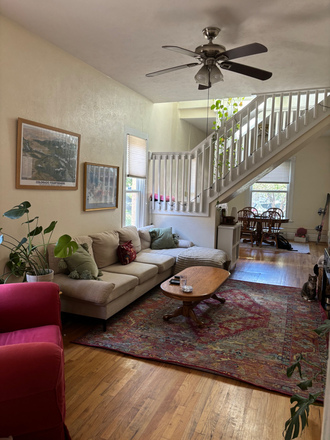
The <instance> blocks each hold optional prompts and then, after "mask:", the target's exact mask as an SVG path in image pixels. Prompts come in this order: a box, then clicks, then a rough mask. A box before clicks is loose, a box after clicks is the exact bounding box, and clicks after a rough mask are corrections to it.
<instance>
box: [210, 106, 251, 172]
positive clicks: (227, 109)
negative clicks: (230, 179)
mask: <svg viewBox="0 0 330 440" xmlns="http://www.w3.org/2000/svg"><path fill="white" fill-rule="evenodd" d="M243 101H244V98H228V99H216V100H214V104H213V105H212V106H211V110H213V111H214V112H215V113H216V121H214V122H213V129H214V130H219V129H220V128H222V127H223V125H224V123H225V122H226V121H228V119H230V118H231V117H232V116H234V115H235V114H236V113H237V112H238V111H239V107H242V106H243ZM239 127H240V126H239V124H238V123H236V129H239ZM232 135H233V133H232V128H230V129H229V130H228V131H227V137H226V140H227V143H226V147H225V134H224V135H222V136H221V137H219V156H218V163H217V164H214V167H215V168H216V167H217V168H218V176H219V178H221V177H222V174H223V168H224V171H229V170H230V159H229V152H230V144H231V143H232V137H233V136H232ZM215 139H216V138H215V137H214V139H213V140H214V141H215ZM234 143H236V141H235V139H234ZM214 147H215V149H216V143H215V142H214ZM235 151H236V149H235V146H234V147H233V153H234V159H235V161H236V158H235ZM214 157H215V158H216V157H217V155H216V151H215V152H214ZM224 161H225V163H224Z"/></svg>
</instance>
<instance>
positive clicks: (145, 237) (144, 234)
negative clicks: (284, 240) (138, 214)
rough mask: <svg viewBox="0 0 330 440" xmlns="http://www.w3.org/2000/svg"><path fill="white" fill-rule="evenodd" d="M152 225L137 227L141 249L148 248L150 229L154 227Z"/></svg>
mask: <svg viewBox="0 0 330 440" xmlns="http://www.w3.org/2000/svg"><path fill="white" fill-rule="evenodd" d="M154 228H155V227H154V225H149V226H143V228H139V229H138V233H139V237H140V240H141V250H142V251H143V250H144V249H148V248H150V245H151V237H150V234H149V231H150V229H154Z"/></svg>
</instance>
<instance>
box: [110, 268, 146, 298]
mask: <svg viewBox="0 0 330 440" xmlns="http://www.w3.org/2000/svg"><path fill="white" fill-rule="evenodd" d="M102 279H103V280H104V281H107V280H112V281H113V282H114V283H115V285H116V287H115V288H114V289H113V291H112V292H111V293H110V295H109V302H110V301H113V300H115V299H116V298H119V297H120V296H122V295H125V294H126V293H127V292H128V291H129V290H131V289H134V287H136V286H137V285H138V284H139V280H138V278H137V277H135V276H132V275H125V274H119V273H111V272H104V274H103V277H102Z"/></svg>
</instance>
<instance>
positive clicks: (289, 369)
mask: <svg viewBox="0 0 330 440" xmlns="http://www.w3.org/2000/svg"><path fill="white" fill-rule="evenodd" d="M303 359H304V358H303V355H302V354H299V355H298V356H297V360H296V362H295V363H294V364H292V365H291V366H290V367H288V368H287V370H286V375H287V376H288V377H291V376H292V375H293V372H294V370H295V369H296V368H297V369H298V371H299V376H300V377H301V378H302V374H301V365H300V361H302V360H303Z"/></svg>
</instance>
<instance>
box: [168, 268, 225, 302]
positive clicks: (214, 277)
mask: <svg viewBox="0 0 330 440" xmlns="http://www.w3.org/2000/svg"><path fill="white" fill-rule="evenodd" d="M177 275H187V286H192V287H193V291H192V292H182V291H181V289H180V286H179V285H175V284H170V280H171V279H172V278H173V277H171V278H169V279H168V280H166V281H164V282H163V283H162V284H161V285H160V288H161V289H162V291H163V293H164V295H166V296H168V297H170V298H174V299H178V300H181V301H203V300H204V299H207V298H209V297H211V296H212V295H213V293H214V291H215V290H216V289H217V288H218V287H219V286H221V284H223V283H224V282H225V281H226V279H227V278H228V277H229V276H230V272H228V271H227V270H224V269H220V268H218V267H210V266H192V267H188V268H187V269H184V270H182V271H181V272H179V273H178V274H177Z"/></svg>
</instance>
